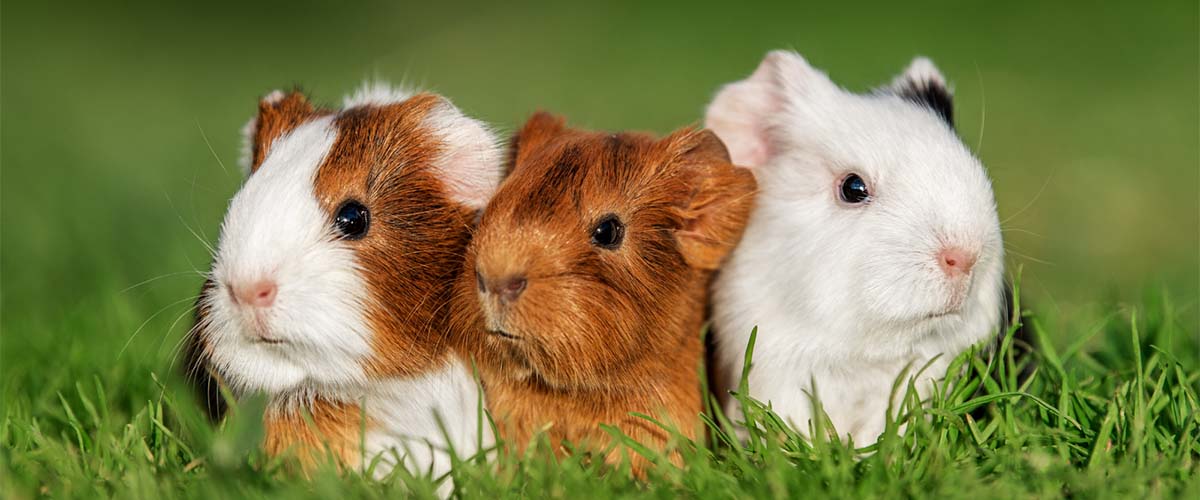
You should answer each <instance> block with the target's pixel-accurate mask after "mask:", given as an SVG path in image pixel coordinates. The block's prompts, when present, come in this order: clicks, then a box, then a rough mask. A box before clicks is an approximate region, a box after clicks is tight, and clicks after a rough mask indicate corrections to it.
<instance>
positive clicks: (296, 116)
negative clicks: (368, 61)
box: [188, 84, 503, 475]
mask: <svg viewBox="0 0 1200 500" xmlns="http://www.w3.org/2000/svg"><path fill="white" fill-rule="evenodd" d="M244 135H245V145H246V149H245V159H244V163H243V164H244V167H245V168H246V170H247V171H248V178H247V179H246V181H245V184H244V185H243V186H242V187H241V189H240V190H239V191H238V193H237V194H236V195H235V196H234V198H233V200H232V201H231V202H230V204H229V208H228V212H227V213H226V215H225V220H224V223H223V224H222V226H221V235H220V240H219V243H218V246H217V251H216V254H215V256H214V262H213V265H212V271H211V273H210V274H209V279H208V280H207V282H206V283H205V284H204V287H203V291H202V293H201V296H200V298H199V301H198V313H197V322H196V327H195V328H194V329H193V332H194V334H193V335H192V336H191V337H190V338H189V342H190V344H191V345H190V346H189V348H188V350H189V352H190V356H191V357H192V359H191V360H190V364H189V371H190V374H191V377H192V378H193V380H195V381H197V382H198V383H201V384H203V385H202V387H201V389H202V390H203V391H204V392H207V393H208V394H209V397H208V398H207V400H208V401H209V402H214V401H217V400H219V398H216V397H213V396H212V394H211V393H212V389H213V388H215V387H216V386H215V384H209V383H208V380H207V378H208V376H209V374H211V375H212V376H213V377H214V378H216V379H219V380H220V381H221V382H222V383H223V384H225V385H226V386H227V387H228V388H229V389H230V391H231V392H232V393H233V394H234V395H236V396H242V395H247V394H252V393H265V394H266V395H267V397H268V408H267V411H266V414H265V417H264V418H265V431H266V437H265V443H264V447H265V449H266V451H267V452H268V453H269V454H271V455H277V454H280V453H282V452H284V451H285V450H289V449H290V450H292V451H294V452H295V453H296V454H297V456H298V457H299V458H300V460H301V463H302V464H303V465H304V466H305V467H306V468H309V467H311V466H312V465H313V464H315V462H316V460H317V459H319V458H322V457H324V456H325V453H326V449H328V450H329V451H330V452H332V455H333V456H334V457H335V458H336V459H338V460H339V461H340V464H341V465H343V466H347V467H364V466H366V465H367V464H370V463H371V462H372V461H373V460H375V459H376V458H377V457H381V458H380V460H381V462H380V463H382V464H383V465H384V466H382V467H378V468H376V471H377V473H378V474H380V475H382V474H384V473H386V472H388V471H389V470H390V469H391V468H392V467H394V466H396V465H397V464H398V463H399V461H400V460H401V459H402V460H403V461H404V465H406V466H408V467H409V469H410V470H412V471H414V472H417V473H421V472H424V471H427V470H431V469H432V470H433V471H434V472H435V474H440V473H443V472H446V471H448V470H449V467H450V459H449V457H448V456H447V453H446V451H447V449H448V448H449V447H453V449H454V450H455V452H457V453H458V454H460V455H461V456H464V457H465V456H470V455H472V454H474V453H476V451H477V450H478V449H479V446H480V445H481V444H482V445H484V446H489V445H488V442H489V440H490V439H491V436H490V434H486V433H483V434H481V432H484V431H483V429H488V428H489V426H486V425H481V423H482V422H481V421H480V419H479V418H478V415H480V413H481V411H482V409H481V408H479V401H480V399H479V398H480V392H479V389H478V384H477V383H476V381H475V378H474V376H473V374H472V371H471V369H470V368H469V364H468V363H466V362H465V361H464V358H462V357H460V355H459V354H458V352H457V351H456V350H455V349H453V348H452V346H451V344H450V338H449V335H448V319H449V315H448V311H449V309H448V304H449V299H450V293H451V292H452V286H453V283H454V282H455V280H456V278H457V276H458V273H459V272H460V271H461V270H462V256H463V254H464V252H465V250H466V245H467V242H468V240H469V238H470V229H469V226H470V224H471V222H472V220H473V217H474V213H475V212H476V211H477V210H478V209H480V208H482V207H483V205H484V204H485V203H486V201H487V199H488V198H489V197H490V196H491V193H492V192H493V191H494V190H495V188H496V186H497V184H498V183H499V179H500V175H501V170H502V167H503V163H502V161H503V160H502V151H501V150H500V148H499V147H498V146H497V143H496V140H495V138H494V137H493V135H492V134H491V132H489V131H488V129H487V128H486V127H485V126H484V125H483V124H482V123H480V122H479V121H476V120H474V119H472V118H469V117H467V116H465V115H463V113H462V112H461V111H459V110H458V109H457V108H456V107H454V106H453V105H452V104H451V103H450V101H448V100H446V99H445V98H442V97H440V96H437V95H434V94H428V93H421V94H415V95H413V94H410V93H408V92H405V91H401V90H396V89H392V88H389V87H386V86H383V85H382V84H376V85H368V86H365V87H364V88H363V89H362V90H360V91H359V92H358V93H356V94H354V95H352V96H350V97H348V98H346V99H345V103H344V106H343V107H342V108H341V109H325V108H319V107H314V106H313V105H312V104H311V103H310V102H309V100H308V99H307V98H306V97H305V96H304V95H303V94H301V93H300V92H291V93H283V92H274V93H272V94H270V95H268V96H267V97H266V98H264V99H263V100H262V101H261V102H260V103H259V106H258V115H257V117H255V118H254V119H252V120H251V121H250V123H249V124H248V125H247V126H246V128H245V129H244ZM308 416H311V424H310V423H309V422H308V421H307V419H308ZM439 421H440V422H439ZM443 425H444V431H445V432H443ZM326 447H327V448H326Z"/></svg>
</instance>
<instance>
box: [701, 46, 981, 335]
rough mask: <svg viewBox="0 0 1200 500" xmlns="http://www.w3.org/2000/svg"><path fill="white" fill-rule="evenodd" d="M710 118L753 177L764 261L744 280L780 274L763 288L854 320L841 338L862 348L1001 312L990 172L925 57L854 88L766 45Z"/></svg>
mask: <svg viewBox="0 0 1200 500" xmlns="http://www.w3.org/2000/svg"><path fill="white" fill-rule="evenodd" d="M706 124H707V125H708V126H709V127H710V128H712V129H713V130H715V131H716V132H717V133H718V134H719V135H720V136H721V138H722V139H724V140H725V141H726V143H727V144H728V145H729V148H730V150H731V151H732V152H733V159H734V161H736V162H738V163H739V164H743V165H746V166H748V167H750V168H752V169H753V170H754V172H755V175H756V177H757V178H758V180H759V183H760V186H761V194H760V196H759V199H758V204H759V205H758V210H759V213H758V214H756V216H755V219H754V222H753V223H752V226H754V227H753V228H752V229H751V233H753V234H754V235H755V239H754V241H753V242H752V245H750V246H745V247H743V248H742V249H740V250H739V252H741V251H745V252H750V253H752V254H753V255H754V257H753V258H752V259H748V260H747V261H751V260H752V261H754V262H759V263H762V269H761V272H757V273H749V274H751V275H752V276H747V277H746V278H740V279H743V281H742V283H744V284H745V286H750V287H753V286H757V285H756V284H751V283H750V282H749V281H746V280H759V283H760V284H761V283H771V284H774V285H775V286H776V287H778V286H782V287H783V288H782V289H779V290H778V291H776V292H771V293H768V292H765V291H764V292H763V293H764V294H767V295H772V294H773V295H774V296H776V297H781V298H783V303H782V304H781V305H780V306H779V309H780V310H786V311H790V312H792V313H794V314H795V315H797V317H803V318H806V321H812V322H814V323H818V324H823V325H826V327H827V329H829V330H830V331H853V332H860V333H861V334H862V337H863V338H862V339H859V340H869V341H868V342H851V340H854V339H849V338H840V339H837V340H838V345H842V346H845V347H846V348H847V349H848V350H853V351H854V352H855V353H856V354H857V355H861V354H862V349H863V346H867V348H868V349H870V350H880V352H887V353H889V355H890V354H891V353H894V352H898V351H897V348H893V347H890V346H891V345H892V344H891V343H893V342H894V343H897V344H899V345H902V346H903V345H910V344H911V340H912V337H913V336H916V335H923V334H925V333H927V332H930V331H933V330H936V329H941V330H944V331H956V330H963V329H967V330H972V329H982V330H990V329H991V328H993V327H994V325H996V324H998V317H997V316H998V314H999V311H1000V310H1001V304H1002V302H1001V301H1002V293H1001V292H1002V278H1003V277H1002V274H1003V245H1002V241H1001V233H1000V223H999V220H998V218H997V215H996V202H995V198H994V196H993V194H992V186H991V182H990V180H989V179H988V175H987V172H986V171H985V170H984V167H983V165H982V164H981V163H980V161H979V160H978V159H977V158H976V157H975V156H974V155H973V154H972V153H971V152H970V150H969V149H968V148H967V147H966V146H965V145H963V143H962V141H961V140H960V139H959V138H958V136H957V135H956V134H955V131H954V125H953V106H952V97H951V92H950V90H949V87H948V86H947V84H946V80H945V78H944V77H943V76H942V75H941V73H940V72H939V71H938V70H937V68H936V67H934V65H933V63H931V62H930V61H929V60H928V59H925V58H917V59H915V60H914V61H913V62H912V64H911V65H910V66H909V67H908V68H907V69H906V70H905V71H904V72H903V73H901V74H900V75H898V76H897V77H896V78H895V79H894V80H893V81H892V82H891V83H890V84H887V85H884V86H882V87H880V88H878V89H877V90H876V91H874V92H871V93H868V94H857V93H851V92H848V91H846V90H844V89H842V88H841V87H839V86H838V85H836V84H835V83H834V82H833V81H831V80H830V79H829V77H828V76H826V75H825V73H823V72H821V71H820V70H818V69H815V68H813V67H812V66H810V65H809V64H808V62H807V61H805V60H804V58H802V57H801V56H800V55H798V54H796V53H794V52H787V51H775V52H771V53H770V54H769V55H767V57H766V58H765V59H764V60H763V62H762V64H761V65H760V66H759V67H758V69H757V70H756V71H755V72H754V74H752V75H751V76H750V77H749V78H747V79H745V80H743V81H740V82H736V83H733V84H730V85H727V86H726V87H725V88H723V89H722V90H721V91H720V93H718V95H717V96H716V98H715V99H714V101H713V103H712V104H711V105H710V106H709V109H708V115H707V122H706ZM934 327H936V328H934ZM895 332H908V333H907V334H905V335H896V334H895ZM885 344H886V345H885Z"/></svg>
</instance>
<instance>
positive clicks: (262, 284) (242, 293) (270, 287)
mask: <svg viewBox="0 0 1200 500" xmlns="http://www.w3.org/2000/svg"><path fill="white" fill-rule="evenodd" d="M278 290H279V287H277V286H275V282H274V281H270V280H261V281H258V282H256V283H252V284H250V285H245V286H240V287H234V289H233V298H234V300H236V301H237V302H238V303H240V304H245V305H249V306H253V307H264V308H265V307H271V304H274V303H275V293H276V292H277V291H278Z"/></svg>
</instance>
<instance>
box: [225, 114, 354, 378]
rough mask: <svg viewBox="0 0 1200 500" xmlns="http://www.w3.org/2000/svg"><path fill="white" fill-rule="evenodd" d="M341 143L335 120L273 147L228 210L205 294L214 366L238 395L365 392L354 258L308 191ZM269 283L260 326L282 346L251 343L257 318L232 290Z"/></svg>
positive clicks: (324, 120)
mask: <svg viewBox="0 0 1200 500" xmlns="http://www.w3.org/2000/svg"><path fill="white" fill-rule="evenodd" d="M336 137H337V130H336V129H335V128H334V126H333V119H332V117H325V118H319V119H315V120H313V121H310V122H308V123H305V124H303V125H300V126H299V127H297V128H296V129H295V130H293V131H292V132H291V133H289V134H286V135H284V136H283V137H280V138H278V139H276V140H275V141H274V143H273V144H272V146H271V150H270V151H269V152H268V154H267V155H266V158H265V160H264V161H263V164H262V165H261V166H260V167H259V169H258V170H257V171H255V173H254V175H251V176H250V177H249V178H248V179H247V180H246V184H245V185H244V186H242V189H241V191H239V192H238V194H237V195H236V196H234V198H233V201H232V202H230V204H229V211H228V212H227V213H226V216H225V222H224V224H223V225H222V227H221V239H220V243H219V245H218V254H217V258H216V263H215V265H214V267H213V278H214V280H215V282H216V283H217V286H218V289H217V290H214V293H210V294H208V295H207V296H206V299H207V300H208V303H209V306H210V307H211V314H210V317H209V320H210V321H211V325H210V328H209V329H208V331H209V332H210V337H209V339H208V342H209V344H210V347H211V348H212V353H213V355H212V362H213V364H214V366H215V367H216V368H217V370H218V371H219V372H220V373H222V374H223V375H224V376H225V377H226V381H227V382H228V383H229V384H230V386H231V387H232V388H233V389H234V390H235V392H238V393H245V392H252V391H265V392H267V393H270V394H280V393H291V394H296V393H314V394H318V393H319V394H324V393H327V392H329V391H338V390H341V389H343V388H346V387H356V386H361V385H362V384H363V383H364V382H365V380H366V379H365V375H364V374H363V370H362V368H361V364H360V362H361V361H362V360H363V359H365V358H366V357H367V356H368V355H369V354H370V352H371V348H370V339H371V332H370V330H369V329H368V327H367V323H366V319H365V318H364V317H363V314H362V310H363V307H362V304H363V302H364V301H365V300H366V298H367V291H366V288H365V286H364V283H363V279H362V277H361V276H359V274H358V271H357V269H356V265H355V257H354V252H353V250H351V249H350V248H349V247H348V246H346V245H345V244H344V243H343V242H342V241H341V240H339V239H337V238H336V237H335V235H334V234H333V226H332V224H331V223H330V218H329V216H328V215H327V214H326V213H325V211H324V210H323V209H322V208H321V206H320V204H319V203H318V202H317V199H316V196H315V195H314V193H313V182H314V180H315V178H316V173H317V168H318V167H319V166H320V165H321V164H322V163H323V162H324V161H325V156H326V155H327V154H328V153H329V149H330V147H331V146H332V145H333V142H334V140H335V139H336ZM263 279H266V280H272V281H274V282H275V283H276V284H277V286H278V292H277V295H276V300H275V305H274V306H272V307H271V308H269V309H266V310H265V311H263V312H262V315H263V316H262V318H261V319H262V320H263V321H265V323H266V325H267V327H268V328H267V329H268V330H269V331H270V332H271V334H272V335H273V336H276V337H278V339H279V340H282V341H283V343H282V344H266V343H263V342H259V341H257V336H256V334H255V333H254V330H253V329H252V328H248V327H247V325H250V324H252V323H253V322H254V321H255V318H254V317H253V316H252V315H253V314H255V313H252V312H250V311H247V310H245V309H244V308H240V307H237V305H236V304H235V303H234V302H233V299H232V297H231V295H230V293H229V290H228V288H226V287H228V286H238V285H244V284H249V283H253V282H255V281H258V280H263Z"/></svg>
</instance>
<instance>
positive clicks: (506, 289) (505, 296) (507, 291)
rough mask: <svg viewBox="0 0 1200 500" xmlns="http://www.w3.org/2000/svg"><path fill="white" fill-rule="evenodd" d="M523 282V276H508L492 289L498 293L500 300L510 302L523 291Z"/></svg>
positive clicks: (524, 282)
mask: <svg viewBox="0 0 1200 500" xmlns="http://www.w3.org/2000/svg"><path fill="white" fill-rule="evenodd" d="M525 284H526V281H525V277H524V276H510V277H509V278H508V279H505V280H502V281H501V282H500V283H499V284H498V285H497V286H496V289H495V290H493V291H494V292H496V293H498V294H500V302H503V303H505V304H511V303H513V302H515V301H516V300H517V297H520V296H521V292H524V291H525Z"/></svg>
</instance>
